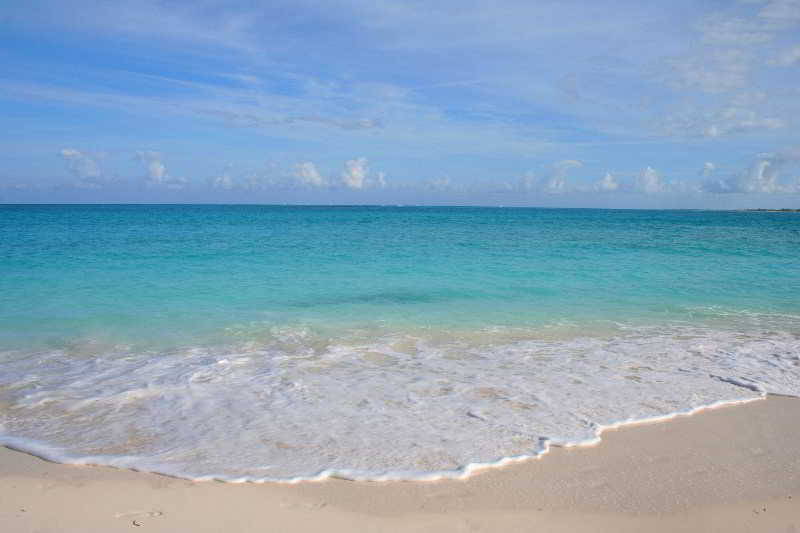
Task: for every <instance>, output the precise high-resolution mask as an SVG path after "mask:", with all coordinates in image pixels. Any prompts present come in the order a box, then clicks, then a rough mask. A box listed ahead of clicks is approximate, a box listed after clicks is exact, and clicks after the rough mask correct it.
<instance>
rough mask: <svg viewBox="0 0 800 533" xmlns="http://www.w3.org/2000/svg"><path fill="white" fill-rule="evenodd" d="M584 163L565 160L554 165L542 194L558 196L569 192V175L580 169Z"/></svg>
mask: <svg viewBox="0 0 800 533" xmlns="http://www.w3.org/2000/svg"><path fill="white" fill-rule="evenodd" d="M582 166H583V163H581V162H580V161H576V160H575V159H565V160H563V161H559V162H558V163H556V164H554V165H553V170H552V172H551V173H550V177H549V178H548V179H547V181H546V182H545V183H544V185H543V187H542V192H546V193H551V194H558V193H562V192H566V190H567V173H568V172H569V171H570V170H571V169H573V168H580V167H582Z"/></svg>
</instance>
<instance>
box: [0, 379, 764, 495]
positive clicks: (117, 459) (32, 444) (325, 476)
mask: <svg viewBox="0 0 800 533" xmlns="http://www.w3.org/2000/svg"><path fill="white" fill-rule="evenodd" d="M768 395H769V393H767V392H766V391H764V390H760V391H759V396H755V397H751V398H736V399H731V400H720V401H717V402H713V403H710V404H705V405H701V406H697V407H692V408H690V409H686V410H683V411H675V412H672V413H668V414H665V415H659V416H653V417H646V418H628V419H625V420H619V421H617V422H613V423H611V424H605V425H599V424H598V425H596V426H595V429H594V435H595V436H594V437H593V438H590V439H584V440H579V441H558V440H555V439H550V438H547V437H542V438H541V439H540V443H541V445H542V448H541V450H539V451H537V452H535V453H532V454H523V455H515V456H510V457H502V458H500V459H498V460H496V461H489V462H482V463H467V464H466V465H464V466H461V467H459V468H456V469H452V470H440V471H436V472H428V473H419V472H414V471H402V470H398V471H393V472H386V473H383V474H377V475H376V474H369V473H364V472H360V471H357V470H349V469H338V470H334V469H328V470H323V471H321V472H319V473H318V474H316V475H313V476H297V477H292V478H269V477H259V478H256V477H238V478H234V477H229V476H224V475H215V474H210V475H205V476H187V475H185V474H181V473H178V472H174V471H170V470H169V469H160V468H153V469H148V468H140V467H135V466H132V465H133V464H135V463H140V464H141V463H142V462H145V461H142V458H141V457H137V456H86V457H80V458H74V457H70V456H69V455H67V454H65V453H64V452H63V450H61V449H59V448H56V447H54V446H50V445H47V444H42V443H40V442H38V441H34V440H30V439H22V438H18V437H13V436H11V435H4V434H2V429H3V428H2V426H0V445H2V446H4V447H6V448H9V449H11V450H15V451H19V452H23V453H27V454H28V455H33V456H35V457H38V458H40V459H43V460H45V461H50V462H52V463H61V464H67V465H79V466H100V467H112V468H118V469H124V470H131V471H134V472H145V473H152V474H158V475H163V476H167V477H174V478H178V479H186V480H189V481H197V482H202V481H218V482H224V483H282V484H296V483H305V482H321V481H327V480H330V479H342V480H346V481H370V482H386V481H442V480H466V479H468V478H470V477H471V476H473V475H474V474H477V473H480V472H482V471H484V470H489V469H494V468H502V467H505V466H508V465H511V464H515V463H521V462H525V461H529V460H533V459H541V458H542V457H544V456H545V455H547V454H548V453H549V452H550V450H551V449H552V448H573V447H589V446H596V445H598V444H599V443H600V442H601V441H602V434H603V432H605V431H608V430H615V429H619V428H622V427H625V426H635V425H641V424H653V423H659V422H667V421H669V420H673V419H675V418H682V417H689V416H692V415H695V414H697V413H700V412H703V411H710V410H713V409H718V408H720V407H729V406H733V405H740V404H745V403H750V402H754V401H759V400H764V399H766V398H767V396H768Z"/></svg>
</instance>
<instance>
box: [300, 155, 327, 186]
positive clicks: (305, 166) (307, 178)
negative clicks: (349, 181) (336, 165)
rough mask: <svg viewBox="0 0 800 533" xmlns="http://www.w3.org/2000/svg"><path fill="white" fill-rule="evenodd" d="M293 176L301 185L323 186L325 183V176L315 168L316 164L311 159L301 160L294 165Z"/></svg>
mask: <svg viewBox="0 0 800 533" xmlns="http://www.w3.org/2000/svg"><path fill="white" fill-rule="evenodd" d="M293 176H294V178H295V179H296V180H297V182H298V183H300V184H301V185H306V186H309V187H324V186H325V185H327V183H326V181H325V178H323V177H322V175H321V174H320V173H319V171H318V170H317V167H316V165H314V163H312V162H311V161H303V162H301V163H297V164H296V165H295V166H294V172H293Z"/></svg>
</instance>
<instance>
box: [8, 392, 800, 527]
mask: <svg viewBox="0 0 800 533" xmlns="http://www.w3.org/2000/svg"><path fill="white" fill-rule="evenodd" d="M798 419H800V399H797V398H792V397H785V396H777V395H770V396H768V397H767V398H766V399H764V400H759V401H751V402H746V403H741V404H736V405H728V406H722V407H717V408H713V409H704V410H701V411H699V412H697V413H695V414H693V415H689V416H678V417H675V418H673V419H671V420H667V421H660V422H651V423H638V424H628V425H624V426H622V427H620V428H615V429H606V430H605V431H604V432H603V435H602V441H601V442H600V443H599V444H597V445H594V446H580V447H569V448H562V447H553V449H552V450H551V451H550V452H549V453H547V454H545V455H543V456H541V457H540V458H538V459H535V458H534V459H530V460H525V461H520V462H515V463H513V464H509V465H506V466H503V467H498V468H488V469H483V470H481V471H480V472H478V473H475V474H474V475H472V476H470V477H469V478H467V479H465V480H440V481H413V482H402V481H387V482H362V481H346V480H340V479H330V480H326V481H320V482H302V483H295V484H286V483H264V484H254V483H241V484H231V483H220V482H210V481H208V482H191V481H186V480H181V479H175V478H170V477H167V476H162V475H157V474H149V473H142V472H134V471H127V470H119V469H114V468H109V467H94V466H73V465H62V464H56V463H50V462H47V461H44V460H41V459H39V458H36V457H33V456H30V455H27V454H24V453H22V452H18V451H13V450H10V449H8V448H0V523H3V524H6V525H5V526H4V528H3V531H9V532H18V531H19V532H22V531H41V532H46V531H64V532H71V531H75V532H77V531H81V532H92V531H98V532H99V531H122V530H129V529H130V528H131V527H135V528H139V527H142V528H146V529H147V530H150V531H199V532H202V531H221V530H223V529H224V530H225V531H229V532H238V531H278V530H280V531H298V532H304V531H333V532H336V531H345V530H352V529H353V528H356V529H359V530H373V531H492V530H497V531H500V530H502V531H536V530H542V531H578V532H580V531H587V532H588V531H645V530H646V531H726V532H727V531H734V532H735V531H780V532H787V531H798V530H800V454H798V453H797V442H800V427H798V425H797V424H796V421H797V420H798Z"/></svg>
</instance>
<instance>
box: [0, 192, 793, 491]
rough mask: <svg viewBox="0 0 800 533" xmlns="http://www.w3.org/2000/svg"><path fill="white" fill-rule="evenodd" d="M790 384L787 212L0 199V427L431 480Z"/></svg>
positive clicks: (6, 438) (233, 465) (70, 453)
mask: <svg viewBox="0 0 800 533" xmlns="http://www.w3.org/2000/svg"><path fill="white" fill-rule="evenodd" d="M766 393H781V394H789V395H800V215H797V214H794V213H767V212H757V213H756V212H725V211H636V210H593V209H511V208H468V207H463V208H436V207H426V208H416V207H284V206H167V205H158V206H155V205H153V206H117V205H114V206H110V205H109V206H0V443H2V444H5V445H8V446H11V447H15V448H18V449H22V450H25V451H28V452H30V453H34V454H37V455H40V456H43V457H46V458H49V459H53V460H57V461H62V462H71V463H92V464H102V465H113V466H118V467H125V468H135V469H139V470H145V471H154V472H160V473H165V474H170V475H175V476H181V477H186V478H191V479H221V480H227V481H244V480H249V481H265V480H283V481H288V480H303V479H318V478H324V477H328V476H337V477H345V478H350V479H430V478H438V477H459V476H464V475H468V474H469V473H470V472H472V471H474V470H475V469H476V468H478V467H480V466H485V465H492V464H502V463H503V462H504V461H508V460H510V459H514V458H524V457H530V456H534V455H536V454H539V453H541V452H543V451H545V450H546V449H547V448H548V446H550V445H552V444H558V445H571V444H582V443H591V442H595V441H596V440H597V438H598V436H599V434H600V432H601V431H602V429H603V428H604V427H608V426H612V425H615V424H620V423H626V422H631V421H637V420H647V419H654V418H661V417H669V416H672V415H674V414H676V413H686V412H691V411H693V410H696V409H699V408H702V407H706V406H714V405H720V404H724V403H731V402H740V401H747V400H751V399H756V398H759V397H762V396H763V395H764V394H766Z"/></svg>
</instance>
